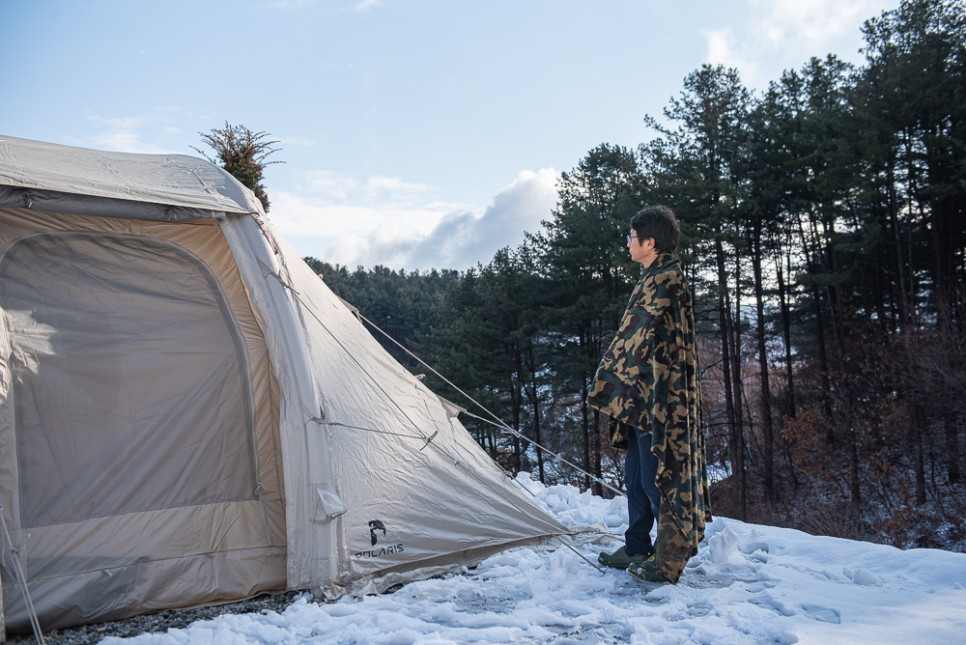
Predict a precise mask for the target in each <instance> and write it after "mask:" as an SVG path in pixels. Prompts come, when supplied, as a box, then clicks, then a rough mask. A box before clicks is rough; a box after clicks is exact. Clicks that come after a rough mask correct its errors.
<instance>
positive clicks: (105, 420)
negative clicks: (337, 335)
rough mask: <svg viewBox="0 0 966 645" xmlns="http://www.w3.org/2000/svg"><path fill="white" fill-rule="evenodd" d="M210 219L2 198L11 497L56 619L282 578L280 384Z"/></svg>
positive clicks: (3, 375)
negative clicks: (41, 208) (107, 213)
mask: <svg viewBox="0 0 966 645" xmlns="http://www.w3.org/2000/svg"><path fill="white" fill-rule="evenodd" d="M212 224H214V223H213V222H209V223H207V224H205V223H201V224H199V223H192V224H187V223H183V224H169V223H158V222H144V221H138V220H125V219H122V218H110V219H107V218H96V217H86V216H76V215H62V214H60V215H58V214H52V213H44V212H38V211H34V210H24V209H0V307H2V315H0V496H2V503H3V508H4V518H5V520H6V523H7V526H8V527H9V528H10V530H11V534H12V536H13V540H14V541H15V543H16V544H18V545H20V549H19V550H18V552H17V555H18V557H19V558H20V561H21V565H22V567H23V570H24V571H25V572H26V575H27V578H28V580H29V589H30V591H31V596H32V599H33V603H34V605H35V607H36V609H37V612H38V614H39V615H40V617H41V622H42V624H43V625H44V626H45V628H48V629H49V628H52V627H57V626H63V625H69V624H76V623H81V622H88V621H90V620H93V619H97V620H105V619H112V618H120V617H124V616H128V615H132V614H135V613H140V612H143V611H146V610H151V609H160V608H165V607H177V606H185V605H188V604H197V603H206V602H215V601H219V600H225V599H233V598H239V597H246V596H249V595H252V594H253V593H257V592H258V591H260V590H265V589H284V588H285V586H286V577H285V561H286V555H285V548H286V528H285V517H284V496H283V492H282V491H283V486H282V468H281V459H280V454H281V450H280V446H279V441H278V432H277V419H278V405H279V392H278V386H277V383H276V380H275V378H274V375H273V372H272V368H271V363H270V361H269V359H268V354H267V348H266V346H265V342H264V339H263V337H262V334H261V331H260V326H259V325H258V322H257V321H256V319H255V317H254V314H253V312H252V310H251V307H250V305H249V301H248V299H247V293H246V291H245V289H244V287H243V285H242V283H241V280H240V276H239V274H238V272H237V270H236V268H235V264H234V261H233V258H232V254H231V252H230V250H229V247H228V244H227V242H226V240H225V238H224V236H223V235H222V233H221V230H220V228H219V227H218V226H217V225H212ZM8 555H9V554H8ZM15 579H16V578H15V576H14V572H13V571H12V570H10V568H5V569H4V570H3V580H4V588H3V599H4V604H5V608H4V611H5V614H6V619H7V626H8V629H11V630H19V629H24V628H25V627H26V625H27V623H26V620H27V615H26V607H25V605H24V602H23V594H22V593H21V590H20V588H19V587H18V586H17V585H16V584H15V583H14V581H15Z"/></svg>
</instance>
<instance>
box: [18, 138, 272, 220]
mask: <svg viewBox="0 0 966 645" xmlns="http://www.w3.org/2000/svg"><path fill="white" fill-rule="evenodd" d="M118 200H121V201H120V202H118ZM0 207H8V208H17V207H24V208H38V207H43V208H45V209H47V210H51V211H59V212H65V213H79V214H93V213H97V214H100V215H114V216H123V217H131V218H137V219H152V220H163V221H183V220H191V219H205V218H211V217H222V216H224V215H225V214H227V213H242V214H243V213H252V212H256V211H259V210H260V209H261V205H260V204H259V203H258V200H257V199H255V198H254V197H253V196H252V195H251V194H250V193H249V191H247V190H245V188H244V187H243V186H242V185H241V184H240V183H239V182H238V181H237V180H236V179H235V178H234V177H232V176H231V175H230V174H229V173H227V172H225V171H224V170H222V169H221V168H219V167H217V166H215V165H214V164H212V163H210V162H208V161H207V160H205V159H200V158H197V157H191V156H189V155H180V154H134V153H126V152H107V151H103V150H90V149H85V148H75V147H72V146H64V145H58V144H53V143H45V142H41V141H30V140H27V139H18V138H16V137H9V136H5V135H0Z"/></svg>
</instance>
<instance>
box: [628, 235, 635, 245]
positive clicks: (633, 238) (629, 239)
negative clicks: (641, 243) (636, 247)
mask: <svg viewBox="0 0 966 645" xmlns="http://www.w3.org/2000/svg"><path fill="white" fill-rule="evenodd" d="M636 239H637V234H636V233H632V234H630V235H628V236H627V243H628V244H630V243H631V240H636Z"/></svg>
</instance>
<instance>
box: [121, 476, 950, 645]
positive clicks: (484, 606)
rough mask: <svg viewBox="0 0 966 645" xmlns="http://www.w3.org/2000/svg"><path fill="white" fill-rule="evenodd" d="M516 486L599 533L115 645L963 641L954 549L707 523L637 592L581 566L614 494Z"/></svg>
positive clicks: (609, 540) (614, 508) (614, 532)
mask: <svg viewBox="0 0 966 645" xmlns="http://www.w3.org/2000/svg"><path fill="white" fill-rule="evenodd" d="M520 479H521V483H523V484H524V485H525V486H527V487H528V488H530V490H531V491H533V492H534V494H535V495H536V496H537V498H538V499H540V500H541V502H542V503H543V504H544V506H545V507H546V508H548V509H549V510H550V511H551V512H552V513H554V514H555V515H556V516H557V517H558V518H559V519H560V520H561V521H562V522H563V523H565V524H567V525H570V526H587V525H600V526H601V527H602V533H601V537H600V539H599V540H597V541H596V542H594V543H590V544H585V545H583V546H580V547H578V548H577V551H576V552H575V551H574V550H572V549H570V548H559V549H557V550H555V551H553V552H538V551H534V550H532V549H517V550H513V551H508V552H504V553H501V554H498V555H496V556H493V557H491V558H489V559H488V560H486V561H485V562H483V563H482V564H481V565H480V566H479V567H478V568H476V569H474V570H472V571H469V570H464V571H462V572H459V573H454V574H451V575H447V576H445V577H443V578H439V579H433V580H425V581H421V582H416V583H412V584H409V585H406V586H405V587H403V588H402V589H400V590H399V591H397V592H396V593H394V594H388V595H382V596H369V597H366V598H364V599H362V600H357V599H350V598H345V599H342V600H340V601H338V602H334V603H329V604H318V603H316V602H314V601H313V600H311V598H310V597H308V596H307V595H306V596H303V597H302V598H300V599H299V600H297V601H296V602H295V603H294V604H292V605H291V606H290V607H289V608H288V609H287V610H286V611H285V612H283V613H282V614H278V613H274V612H270V613H265V614H242V615H226V616H221V617H219V618H218V619H216V620H211V621H202V622H197V623H194V624H192V625H191V626H190V627H188V628H186V629H178V630H170V631H169V632H168V633H166V634H153V635H152V634H145V635H142V636H139V637H137V638H133V639H127V640H125V641H123V642H125V643H129V642H133V643H137V644H138V645H149V644H150V645H161V644H164V645H168V644H174V643H192V644H197V643H211V644H217V645H222V644H224V645H227V644H229V643H231V644H240V643H386V644H397V645H398V644H408V643H424V644H430V643H432V644H436V645H438V644H442V643H460V644H463V643H510V642H514V643H625V642H628V643H668V644H671V643H674V644H677V643H713V644H715V645H719V644H727V643H821V644H828V643H902V644H903V645H913V644H915V645H920V644H933V643H935V644H937V645H938V644H947V643H966V554H960V553H950V552H946V551H937V550H930V549H915V550H910V551H901V550H899V549H895V548H892V547H888V546H881V545H875V544H868V543H864V542H854V541H850V540H842V539H837V538H829V537H815V536H811V535H807V534H805V533H802V532H800V531H794V530H790V529H780V528H774V527H768V526H759V525H752V524H746V523H743V522H739V521H736V520H731V519H727V518H718V519H716V520H715V521H714V523H713V524H712V525H711V526H710V527H709V530H708V533H707V536H706V539H705V543H704V544H703V545H702V549H701V552H700V554H699V555H698V556H697V557H696V558H694V559H693V560H692V562H691V563H690V565H689V566H688V569H687V570H686V572H685V574H684V576H683V577H682V578H681V581H680V583H679V584H678V585H676V586H671V585H663V586H662V585H646V584H642V583H639V582H636V581H635V580H633V579H631V578H630V577H628V576H627V575H626V574H625V573H624V572H620V571H614V570H607V571H605V572H601V571H599V570H598V569H597V568H595V566H592V565H591V564H589V563H588V562H587V560H590V561H591V562H596V559H597V554H598V553H599V552H600V551H602V550H605V549H608V550H609V549H612V548H614V547H615V546H616V545H617V544H619V542H618V541H617V540H618V539H619V537H618V536H620V535H621V534H622V533H623V530H624V524H625V522H626V520H627V516H626V510H625V508H626V507H625V503H624V500H623V499H620V498H618V499H613V500H604V499H601V498H599V497H594V496H592V495H590V494H587V493H580V492H579V491H578V490H577V489H576V488H573V487H569V486H552V487H548V488H545V487H543V486H541V485H540V484H539V483H536V482H532V481H530V480H529V479H528V478H527V477H526V476H521V478H520ZM578 553H579V554H578ZM585 558H586V559H585ZM121 642H122V639H116V638H109V639H105V640H104V641H102V643H105V644H107V645H111V644H113V645H119V643H121Z"/></svg>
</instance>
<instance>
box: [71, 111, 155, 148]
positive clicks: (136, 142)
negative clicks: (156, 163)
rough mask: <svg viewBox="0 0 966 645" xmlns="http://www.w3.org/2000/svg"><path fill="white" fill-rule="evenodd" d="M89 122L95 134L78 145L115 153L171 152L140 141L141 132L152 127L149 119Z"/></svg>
mask: <svg viewBox="0 0 966 645" xmlns="http://www.w3.org/2000/svg"><path fill="white" fill-rule="evenodd" d="M91 121H92V122H93V123H94V125H95V127H96V128H97V129H98V132H97V134H95V135H93V136H91V137H89V138H86V139H85V140H84V141H81V142H78V144H79V145H83V146H89V147H93V148H100V149H102V150H112V151H115V152H139V153H147V154H163V153H167V152H172V151H171V150H168V149H166V148H162V147H159V146H156V145H154V144H150V143H146V142H145V141H144V140H143V139H142V135H141V131H142V130H144V129H145V127H147V126H149V125H152V124H153V122H154V119H152V118H151V117H141V116H136V117H115V118H104V117H98V116H95V117H92V118H91Z"/></svg>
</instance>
